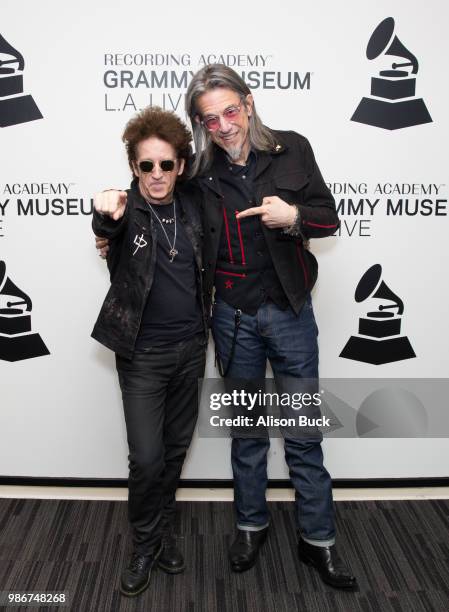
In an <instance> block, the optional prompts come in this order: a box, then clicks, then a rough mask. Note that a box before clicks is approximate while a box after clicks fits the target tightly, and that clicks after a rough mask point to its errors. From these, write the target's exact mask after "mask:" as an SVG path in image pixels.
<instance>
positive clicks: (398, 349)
mask: <svg viewBox="0 0 449 612" xmlns="http://www.w3.org/2000/svg"><path fill="white" fill-rule="evenodd" d="M368 298H371V299H375V300H380V301H381V303H380V304H378V309H377V310H372V311H370V312H367V313H366V316H364V317H360V318H359V330H358V332H359V333H358V335H357V336H351V337H350V338H349V340H348V341H347V343H346V345H345V347H344V349H343V350H342V352H341V353H340V357H344V358H345V359H354V360H355V361H362V362H364V363H372V364H374V365H381V364H384V363H392V362H393V361H402V360H403V359H411V358H412V357H416V355H415V352H414V350H413V348H412V345H411V344H410V341H409V339H408V338H407V337H406V336H401V321H402V314H403V313H404V303H403V301H402V300H401V298H400V297H398V296H397V295H396V294H395V293H393V291H392V290H391V289H390V288H389V287H388V285H387V284H386V283H385V282H384V281H383V280H382V266H381V265H380V264H375V265H374V266H371V268H369V269H368V270H367V271H366V272H365V274H364V275H363V276H362V278H361V279H360V281H359V283H358V285H357V288H356V290H355V295H354V299H355V301H356V302H358V303H359V302H364V301H365V300H367V299H368ZM391 311H395V312H391Z"/></svg>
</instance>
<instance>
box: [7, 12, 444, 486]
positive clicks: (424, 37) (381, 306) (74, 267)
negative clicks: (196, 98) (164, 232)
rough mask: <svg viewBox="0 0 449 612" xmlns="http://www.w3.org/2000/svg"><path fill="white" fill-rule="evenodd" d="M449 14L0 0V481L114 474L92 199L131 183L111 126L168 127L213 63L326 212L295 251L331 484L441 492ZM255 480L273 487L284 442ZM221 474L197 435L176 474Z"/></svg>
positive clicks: (109, 367)
mask: <svg viewBox="0 0 449 612" xmlns="http://www.w3.org/2000/svg"><path fill="white" fill-rule="evenodd" d="M362 4H363V6H362ZM448 18H449V8H448V5H447V3H446V2H444V1H443V0H438V1H437V0H430V2H426V3H424V2H421V1H417V0H411V1H409V2H407V3H402V2H386V1H382V0H380V1H379V2H377V3H375V4H365V3H360V2H357V1H356V0H350V1H347V2H340V3H336V2H332V1H331V0H328V1H323V2H320V3H317V5H316V6H312V5H310V3H298V2H293V1H286V2H282V3H278V4H277V5H273V4H272V3H270V2H265V1H262V2H258V3H257V4H256V3H247V4H246V5H242V4H238V5H235V6H234V5H232V6H231V5H226V6H223V7H220V8H218V7H212V6H211V5H210V3H207V2H204V1H201V0H192V1H191V2H188V3H184V2H180V1H174V2H172V3H169V4H165V5H164V4H154V3H149V2H144V1H140V0H136V1H135V2H132V3H125V2H112V3H111V2H106V0H99V1H97V2H95V3H92V2H86V1H85V0H81V1H79V2H77V3H70V4H68V3H63V4H61V3H60V2H56V0H42V1H41V2H38V3H36V2H26V1H22V0H14V1H12V0H3V2H2V20H1V30H0V155H1V164H0V431H1V437H2V444H1V445H0V474H1V475H4V476H48V477H86V478H89V477H91V478H121V477H123V478H126V477H127V453H128V451H127V444H126V431H125V424H124V418H123V413H122V407H121V398H120V393H119V388H118V382H117V376H116V372H115V365H114V355H113V354H112V353H111V352H110V351H108V350H107V349H106V348H104V347H102V346H101V345H99V344H97V343H96V342H95V341H94V340H92V339H91V338H90V332H91V330H92V327H93V324H94V322H95V319H96V316H97V314H98V311H99V309H100V306H101V304H102V301H103V299H104V296H105V294H106V292H107V290H108V285H109V277H108V273H107V269H106V265H105V263H104V262H103V261H102V260H101V259H100V258H99V257H98V255H97V252H96V250H95V248H94V239H93V235H92V232H91V229H90V224H91V215H92V207H93V194H94V193H95V192H96V191H99V190H101V189H104V188H110V187H117V188H126V187H127V186H128V184H129V181H130V178H131V177H130V174H129V169H128V165H127V161H126V155H125V151H124V147H123V144H122V143H121V134H122V131H123V128H124V125H125V123H126V122H127V120H128V119H129V118H130V117H131V116H132V115H133V114H134V113H135V112H136V111H138V110H139V109H141V108H143V107H145V106H147V105H150V104H152V105H159V106H162V107H163V108H165V109H169V110H174V111H176V112H177V113H178V114H179V115H180V117H181V118H183V119H185V113H184V98H185V92H186V89H187V86H188V84H189V82H190V80H191V78H192V75H193V74H194V73H195V72H196V71H197V70H198V69H199V68H201V67H202V66H204V65H205V64H207V63H211V62H220V63H225V64H227V65H229V66H231V67H232V68H234V69H235V70H236V71H237V72H239V73H240V74H241V75H242V76H243V78H244V79H245V80H246V81H247V83H248V85H249V86H250V88H251V90H252V93H253V95H254V99H255V103H256V106H257V109H258V112H259V113H260V115H261V117H262V119H263V120H264V122H265V123H266V124H267V125H269V126H270V127H273V128H276V129H288V130H295V131H297V132H300V133H301V134H304V135H305V136H306V137H307V138H308V139H309V140H310V142H311V144H312V146H313V148H314V151H315V155H316V158H317V161H318V163H319V165H320V168H321V171H322V173H323V176H324V177H325V180H326V182H327V183H328V185H329V187H330V189H331V191H332V193H333V194H334V196H335V199H336V203H337V207H338V212H339V214H340V218H341V228H340V230H339V231H338V234H337V235H335V236H333V237H331V238H327V239H322V240H315V241H312V242H311V250H312V251H313V253H314V254H315V255H316V257H317V259H318V261H319V266H320V272H319V280H318V283H317V285H316V287H315V289H314V291H313V300H314V308H315V316H316V319H317V322H318V326H319V329H320V334H319V344H320V372H321V376H322V377H323V380H326V381H327V383H326V384H328V385H329V389H331V390H330V391H329V393H332V394H333V396H334V397H338V398H339V400H340V401H341V403H342V405H345V406H346V407H347V408H348V410H349V409H350V411H351V410H352V414H353V416H354V419H355V422H356V427H355V429H354V432H353V433H351V434H349V433H348V434H347V435H345V436H343V435H340V436H339V435H335V436H332V435H331V436H329V437H326V439H325V442H324V446H325V452H326V463H327V466H328V468H329V470H330V472H331V474H332V476H333V477H334V478H395V477H439V476H448V473H447V465H448V461H449V445H448V443H447V442H448V440H447V438H449V426H448V425H447V424H446V425H445V424H444V418H443V416H442V413H444V412H445V408H446V406H447V398H446V393H445V391H446V389H447V388H448V387H447V379H448V374H449V359H448V344H449V326H448V325H447V312H448V309H447V304H448V298H449V290H448V281H447V269H448V264H449V255H448V248H447V233H448V193H449V190H448V156H447V142H448V138H449V129H448V128H449V119H448V117H449V113H448V111H447V108H448V90H449V86H448V79H447V65H446V64H447V58H448V56H449V40H448V38H447V34H446V32H445V28H444V25H445V24H446V23H447V21H448ZM207 376H208V377H212V378H213V377H217V376H218V375H217V373H216V371H215V368H214V363H213V356H212V350H211V347H209V353H208V364H207ZM360 381H365V383H366V384H365V383H364V384H361V382H360ZM356 383H357V384H356ZM206 408H207V407H206ZM202 409H203V408H202ZM435 411H436V412H437V413H438V411H439V417H438V415H437V416H435ZM437 417H438V418H437ZM360 419H362V420H363V419H367V421H365V423H366V422H368V421H370V422H373V423H374V424H375V427H374V429H375V430H376V428H377V434H376V433H374V434H373V428H369V427H368V428H366V427H365V428H364V427H363V424H362V425H360V423H361V421H360ZM395 419H396V420H398V419H402V421H403V422H405V421H407V419H408V420H409V424H411V426H410V427H408V428H407V427H406V428H405V429H403V430H399V429H398V430H395V428H394V422H395ZM404 431H405V434H404ZM370 432H371V433H370ZM269 466H270V468H269V469H270V476H271V477H272V478H284V477H286V476H287V470H286V468H285V465H284V459H283V449H282V443H281V440H279V439H274V440H273V441H272V448H271V452H270V463H269ZM230 476H231V471H230V465H229V440H228V439H227V438H226V437H221V438H213V439H212V438H210V437H207V436H201V432H199V433H197V434H196V436H195V439H194V443H193V445H192V448H191V450H190V453H189V457H188V461H187V463H186V466H185V469H184V472H183V477H184V478H187V479H188V478H191V479H195V478H205V479H215V478H217V479H220V478H229V477H230Z"/></svg>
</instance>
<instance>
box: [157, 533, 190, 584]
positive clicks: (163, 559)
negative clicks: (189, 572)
mask: <svg viewBox="0 0 449 612" xmlns="http://www.w3.org/2000/svg"><path fill="white" fill-rule="evenodd" d="M162 546H163V548H162V553H161V556H160V557H159V559H158V565H159V567H160V568H161V569H162V570H164V572H167V573H168V574H180V573H181V572H183V571H184V570H185V568H186V566H185V563H184V557H183V556H182V554H181V551H180V550H179V548H178V547H177V546H176V538H175V536H174V535H173V534H166V535H164V536H163V537H162Z"/></svg>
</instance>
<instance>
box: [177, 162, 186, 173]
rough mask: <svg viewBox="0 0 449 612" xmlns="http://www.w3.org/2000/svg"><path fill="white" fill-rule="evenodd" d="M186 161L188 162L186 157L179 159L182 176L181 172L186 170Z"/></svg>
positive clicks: (179, 171) (179, 170)
mask: <svg viewBox="0 0 449 612" xmlns="http://www.w3.org/2000/svg"><path fill="white" fill-rule="evenodd" d="M185 163H186V160H185V159H180V160H179V168H178V176H181V174H182V173H183V172H184V166H185Z"/></svg>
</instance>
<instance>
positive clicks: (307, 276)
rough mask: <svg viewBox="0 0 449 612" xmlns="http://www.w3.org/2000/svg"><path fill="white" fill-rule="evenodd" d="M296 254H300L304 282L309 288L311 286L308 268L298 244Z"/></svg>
mask: <svg viewBox="0 0 449 612" xmlns="http://www.w3.org/2000/svg"><path fill="white" fill-rule="evenodd" d="M296 252H297V254H298V259H299V261H300V263H301V267H302V273H303V274H304V281H305V283H306V287H308V286H309V275H308V274H307V268H306V266H305V263H304V258H303V256H302V253H301V249H300V247H299V244H298V243H296Z"/></svg>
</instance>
